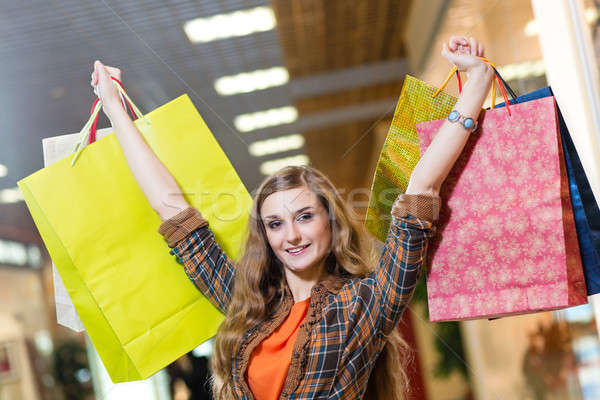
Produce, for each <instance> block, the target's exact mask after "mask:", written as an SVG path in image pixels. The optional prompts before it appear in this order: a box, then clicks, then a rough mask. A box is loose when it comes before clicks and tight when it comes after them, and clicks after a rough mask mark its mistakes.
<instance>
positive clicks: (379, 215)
mask: <svg viewBox="0 0 600 400" xmlns="http://www.w3.org/2000/svg"><path fill="white" fill-rule="evenodd" d="M436 90H437V88H435V87H434V86H431V85H428V84H427V83H425V82H423V81H421V80H419V79H417V78H415V77H412V76H410V75H407V76H406V78H405V79H404V86H403V87H402V92H401V94H400V99H399V100H398V105H397V106H396V111H395V112H394V119H393V120H392V124H391V126H390V130H389V132H388V135H387V138H386V140H385V143H384V145H383V149H382V150H381V155H380V156H379V161H378V162H377V168H376V170H375V177H374V178H373V186H372V188H371V196H370V200H369V208H368V210H367V219H366V222H365V224H366V227H367V229H368V230H369V232H371V233H372V234H373V235H374V236H375V237H376V238H377V239H379V240H381V241H385V237H386V235H387V232H388V229H389V226H390V211H391V209H392V203H393V202H394V200H395V198H396V196H397V195H398V194H399V193H403V192H404V191H405V190H406V187H407V186H408V180H409V178H410V174H411V172H412V170H413V168H414V167H415V165H416V164H417V161H419V157H420V154H419V139H418V137H417V129H416V124H417V123H419V122H426V121H431V120H436V119H440V118H444V117H445V116H446V115H448V113H449V112H450V111H452V107H454V104H455V103H456V100H457V99H456V98H455V97H453V96H450V95H449V94H447V93H444V92H441V93H439V94H438V95H437V96H436V97H435V98H434V97H433V94H434V93H435V92H436Z"/></svg>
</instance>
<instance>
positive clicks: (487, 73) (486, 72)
mask: <svg viewBox="0 0 600 400" xmlns="http://www.w3.org/2000/svg"><path fill="white" fill-rule="evenodd" d="M493 77H494V70H493V69H492V67H490V66H489V65H488V64H486V63H484V62H481V63H478V64H476V65H474V66H472V67H471V68H469V69H468V70H467V79H474V80H481V81H491V80H492V78H493Z"/></svg>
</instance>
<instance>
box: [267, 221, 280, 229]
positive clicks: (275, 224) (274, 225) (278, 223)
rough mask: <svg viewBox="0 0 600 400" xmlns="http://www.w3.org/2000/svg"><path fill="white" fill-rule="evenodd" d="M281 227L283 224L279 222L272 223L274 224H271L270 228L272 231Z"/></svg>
mask: <svg viewBox="0 0 600 400" xmlns="http://www.w3.org/2000/svg"><path fill="white" fill-rule="evenodd" d="M279 225H281V223H280V222H279V221H272V222H269V228H270V229H275V228H277V227H278V226H279Z"/></svg>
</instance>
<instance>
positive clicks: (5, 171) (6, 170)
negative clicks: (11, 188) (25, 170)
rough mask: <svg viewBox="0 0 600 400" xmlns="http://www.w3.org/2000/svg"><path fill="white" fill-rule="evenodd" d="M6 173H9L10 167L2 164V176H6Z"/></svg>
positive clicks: (0, 172)
mask: <svg viewBox="0 0 600 400" xmlns="http://www.w3.org/2000/svg"><path fill="white" fill-rule="evenodd" d="M6 174H8V169H7V168H6V165H2V164H0V178H3V177H5V176H6Z"/></svg>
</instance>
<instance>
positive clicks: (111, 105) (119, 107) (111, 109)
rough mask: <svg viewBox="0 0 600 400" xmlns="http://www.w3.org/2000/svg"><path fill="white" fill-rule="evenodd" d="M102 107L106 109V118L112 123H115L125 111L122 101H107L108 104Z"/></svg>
mask: <svg viewBox="0 0 600 400" xmlns="http://www.w3.org/2000/svg"><path fill="white" fill-rule="evenodd" d="M102 106H103V108H104V112H105V113H106V116H107V117H108V119H110V120H111V121H113V119H114V118H115V116H116V115H117V114H118V113H119V112H122V111H125V108H123V104H122V103H121V101H120V100H112V101H107V102H106V103H103V105H102Z"/></svg>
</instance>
